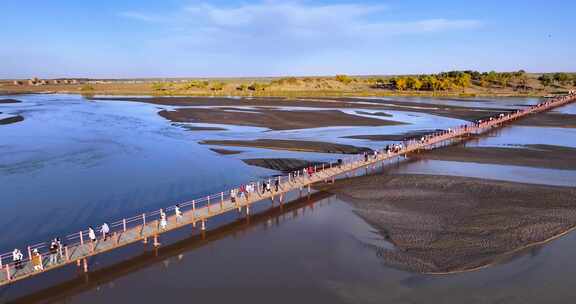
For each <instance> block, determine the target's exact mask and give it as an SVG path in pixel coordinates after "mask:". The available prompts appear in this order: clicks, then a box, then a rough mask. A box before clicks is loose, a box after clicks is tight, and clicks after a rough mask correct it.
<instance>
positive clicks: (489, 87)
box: [0, 70, 576, 96]
mask: <svg viewBox="0 0 576 304" xmlns="http://www.w3.org/2000/svg"><path fill="white" fill-rule="evenodd" d="M574 87H576V74H574V73H547V74H534V73H527V72H525V71H523V70H519V71H514V72H495V71H490V72H479V71H472V70H466V71H449V72H442V73H437V74H417V75H395V76H351V75H345V74H339V75H335V76H315V77H274V78H223V79H209V78H205V79H162V80H160V79H131V80H130V79H111V80H90V79H81V80H77V81H74V80H66V81H65V82H64V81H60V80H41V79H38V78H34V79H31V80H29V81H25V80H10V81H0V92H5V93H11V92H16V93H19V92H39V91H42V92H60V93H81V94H85V93H91V94H139V95H141V94H150V95H180V96H186V95H191V96H194V95H198V96H210V95H216V96H232V95H236V96H382V95H457V96H458V95H459V96H475V95H477V96H517V95H521V96H543V95H547V94H551V93H557V92H562V91H567V90H572V89H574Z"/></svg>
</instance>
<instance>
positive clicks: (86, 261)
mask: <svg viewBox="0 0 576 304" xmlns="http://www.w3.org/2000/svg"><path fill="white" fill-rule="evenodd" d="M82 263H83V266H84V272H88V259H87V258H84V259H82Z"/></svg>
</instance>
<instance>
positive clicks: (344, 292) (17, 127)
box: [0, 95, 576, 303]
mask: <svg viewBox="0 0 576 304" xmlns="http://www.w3.org/2000/svg"><path fill="white" fill-rule="evenodd" d="M19 99H21V100H23V101H24V102H23V103H22V104H15V105H9V106H8V107H2V112H6V113H9V114H20V115H23V116H25V117H26V120H24V121H23V122H21V123H18V124H13V125H6V126H2V127H1V128H0V140H1V141H0V148H1V149H0V193H2V198H3V200H2V202H1V203H0V214H2V216H3V220H2V221H1V222H0V231H2V233H1V234H0V248H1V249H5V250H6V249H10V248H11V247H12V246H16V245H22V242H24V241H26V240H30V239H34V240H42V239H46V238H49V237H52V236H53V233H60V232H69V231H73V230H74V229H80V228H84V227H85V226H86V225H87V224H97V223H100V222H101V221H103V220H109V219H111V218H118V217H121V216H124V215H132V214H134V213H137V212H141V211H142V210H150V209H153V208H159V207H160V206H166V205H168V204H170V203H174V202H178V201H181V200H186V199H189V198H191V197H196V196H199V195H201V194H205V193H209V192H213V191H217V190H220V189H222V188H224V187H226V186H230V185H234V184H238V183H241V182H245V181H248V180H251V179H255V178H258V177H260V176H264V175H269V174H273V173H274V172H273V171H270V170H265V169H260V168H257V167H250V166H247V165H245V164H244V163H243V162H242V161H241V159H242V158H252V157H271V156H277V157H303V158H308V159H316V160H327V159H334V158H336V157H338V155H325V154H321V153H296V152H278V151H270V150H266V149H251V148H236V147H235V148H234V150H242V151H244V153H242V154H239V155H231V156H220V155H218V154H216V153H214V152H212V151H210V150H209V149H208V148H209V147H208V146H202V145H199V144H197V141H198V140H202V139H207V138H210V139H251V138H255V137H258V138H266V137H270V138H283V139H310V140H329V141H336V142H342V143H351V144H359V143H360V142H361V143H362V144H365V145H374V146H380V145H381V144H382V143H371V142H367V141H356V140H346V139H339V137H341V136H348V135H356V134H381V133H390V134H393V133H402V132H405V131H407V130H419V129H425V128H434V129H435V128H437V127H438V126H439V125H440V126H448V125H450V126H451V125H453V123H454V122H455V120H452V119H444V118H441V117H437V116H432V115H426V114H417V115H415V116H410V117H408V116H406V117H404V119H407V120H408V119H410V122H411V123H412V124H410V125H403V126H386V127H375V128H368V127H363V128H358V127H356V128H345V127H339V128H320V129H312V130H304V131H303V130H299V131H270V132H263V130H261V129H260V130H254V129H252V130H246V129H242V127H239V128H234V127H233V128H230V130H228V131H222V132H220V131H217V132H188V131H186V130H184V129H183V128H180V127H178V126H173V125H171V124H170V123H168V122H166V121H165V120H164V119H163V118H161V117H158V116H157V115H156V112H157V111H158V109H160V108H165V107H164V106H157V105H149V104H144V103H131V102H121V101H110V102H101V101H98V102H86V101H85V100H83V99H82V98H80V97H78V96H72V95H26V96H21V97H19ZM421 101H422V102H446V104H454V103H465V104H466V105H471V104H473V105H474V106H481V105H483V106H494V105H495V104H498V105H501V103H502V102H503V103H505V104H507V105H509V106H510V107H512V106H514V105H518V104H530V103H532V102H534V100H532V99H525V100H523V101H522V100H518V99H510V100H497V101H472V102H470V101H453V100H445V101H438V100H437V99H434V100H428V101H426V100H425V99H423V100H421ZM491 103H494V104H491ZM3 106H4V105H3ZM563 109H564V108H563ZM563 109H560V110H558V111H564V110H563ZM568 111H572V110H568ZM387 112H389V111H387ZM392 112H393V111H392ZM394 115H397V116H396V118H399V119H400V118H402V115H406V114H403V113H402V112H398V113H395V114H394ZM575 142H576V137H575V134H574V132H573V131H572V130H571V129H555V128H529V127H512V128H507V129H504V130H503V131H501V132H500V134H496V135H493V136H492V137H486V138H482V139H481V140H480V141H479V142H477V143H475V144H478V145H498V146H506V145H511V144H512V145H517V144H534V143H544V144H557V145H567V146H574V143H575ZM388 170H390V171H391V172H395V173H427V174H448V175H462V176H473V177H482V178H491V179H503V180H510V181H521V182H527V183H546V184H555V185H569V186H576V175H575V173H574V172H573V171H567V170H550V169H533V168H526V167H511V166H499V165H486V164H472V163H458V162H442V161H422V162H407V163H405V164H400V165H396V166H393V167H391V168H389V169H388ZM292 195H295V194H292ZM312 203H314V204H313V205H312ZM291 206H292V207H289V206H286V207H285V209H284V210H282V211H281V210H278V209H273V210H272V211H270V212H267V213H264V214H263V215H260V216H254V217H253V218H252V220H251V222H250V224H247V223H246V222H245V220H242V219H240V221H239V222H235V221H236V220H237V219H238V217H237V215H230V216H226V217H222V218H221V219H218V220H217V221H214V222H210V223H209V228H210V229H214V228H216V230H215V231H211V232H209V233H208V234H207V236H206V240H202V238H201V237H199V236H198V235H193V236H192V237H191V236H190V234H191V233H193V232H191V230H186V229H183V230H181V231H178V232H176V233H174V234H170V235H168V236H166V237H165V238H164V239H163V240H162V241H163V243H164V247H163V248H161V249H160V250H159V251H158V252H157V253H155V252H154V251H145V252H142V251H143V247H142V245H141V244H137V245H135V246H132V247H129V248H126V249H125V250H121V251H119V252H115V253H111V254H109V255H106V256H102V257H98V258H95V259H94V260H92V261H91V263H92V266H91V267H92V270H94V271H95V272H94V273H91V274H89V275H88V276H87V277H85V276H80V277H78V274H77V273H76V270H75V269H74V267H69V268H67V269H63V270H62V271H58V272H55V273H54V274H49V275H48V276H45V277H44V276H42V277H39V278H35V279H33V280H30V281H24V282H21V283H18V284H16V285H14V286H11V287H9V288H5V289H3V290H1V291H0V303H1V302H2V301H6V300H7V299H12V298H15V297H19V296H23V295H26V294H27V293H28V292H30V291H32V290H34V291H38V290H39V289H40V288H39V286H56V287H55V288H54V289H51V290H48V291H46V293H38V294H33V296H32V297H31V298H23V300H22V302H21V303H30V302H32V301H35V300H38V299H46V297H48V296H50V299H51V300H52V302H55V303H103V302H104V303H105V302H110V303H116V302H119V301H125V302H142V303H152V302H161V301H164V302H166V301H168V302H175V301H182V300H186V299H189V300H190V301H211V302H223V301H234V300H236V301H237V300H238V299H250V300H251V301H252V302H257V303H260V302H262V303H270V302H274V303H294V302H302V301H303V300H305V301H306V302H312V301H316V302H322V303H323V302H331V303H382V302H385V301H390V302H400V303H424V302H425V303H428V302H431V299H433V301H432V302H438V303H446V302H452V303H462V302H465V303H492V302H507V303H508V302H509V303H542V302H544V301H546V302H567V301H569V300H570V299H571V298H572V297H574V296H572V295H573V292H572V286H571V285H572V284H571V283H570V282H571V278H573V277H574V276H575V274H576V273H574V272H575V270H574V269H573V268H571V267H569V265H572V264H573V263H572V257H573V256H574V255H576V247H575V246H573V244H574V242H575V241H576V239H575V238H576V236H575V235H574V234H569V235H567V236H566V237H564V238H562V239H559V240H557V241H554V242H552V243H551V244H549V245H546V246H544V247H541V248H534V249H530V250H528V251H526V252H523V253H522V254H521V255H519V256H516V257H515V258H514V259H511V260H510V261H508V262H507V263H505V264H502V265H499V266H496V267H491V268H488V269H484V270H482V271H478V272H473V273H466V274H460V275H453V276H442V277H435V276H422V275H417V274H413V273H409V272H405V271H401V270H397V269H393V268H390V267H388V266H386V265H385V264H384V263H383V261H382V260H381V259H380V258H378V255H377V252H376V251H375V250H374V249H373V247H378V246H390V244H388V243H386V242H385V241H384V240H383V238H382V237H381V236H380V235H378V234H377V233H376V232H375V230H374V229H373V228H372V227H370V226H369V225H368V224H366V223H365V222H364V221H363V220H362V219H361V218H359V217H357V216H356V215H355V213H354V212H353V210H351V208H350V207H349V205H348V204H346V202H343V201H339V200H337V199H336V198H335V197H326V196H325V195H323V194H322V195H320V194H318V195H317V196H315V197H313V199H312V200H311V201H310V202H308V201H303V202H302V201H301V202H296V203H295V204H293V205H291ZM268 207H269V204H266V203H264V204H262V206H261V210H264V209H265V208H268ZM217 227H220V228H217ZM194 233H195V232H194ZM366 243H368V244H373V245H374V246H366V245H365V244H366ZM127 257H133V258H131V259H128V260H127ZM116 263H119V264H116ZM71 278H75V279H74V280H73V281H71V282H68V283H64V284H62V282H64V281H66V280H67V279H71ZM59 284H62V285H59ZM223 291H224V292H223ZM35 297H36V298H35ZM38 297H39V298H38Z"/></svg>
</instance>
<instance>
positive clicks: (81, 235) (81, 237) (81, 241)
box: [78, 231, 84, 245]
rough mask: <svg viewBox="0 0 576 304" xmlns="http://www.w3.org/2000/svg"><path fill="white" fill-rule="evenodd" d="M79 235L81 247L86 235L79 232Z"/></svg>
mask: <svg viewBox="0 0 576 304" xmlns="http://www.w3.org/2000/svg"><path fill="white" fill-rule="evenodd" d="M78 234H79V235H80V245H84V235H83V234H82V231H80V232H78Z"/></svg>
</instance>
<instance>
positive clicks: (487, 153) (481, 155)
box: [415, 145, 576, 170]
mask: <svg viewBox="0 0 576 304" xmlns="http://www.w3.org/2000/svg"><path fill="white" fill-rule="evenodd" d="M415 156H416V157H418V158H423V159H433V160H446V161H458V162H472V163H482V164H495V165H512V166H527V167H535V168H548V169H560V170H576V148H571V147H565V146H552V145H524V146H519V147H505V148H501V147H464V146H461V145H459V146H452V147H447V148H444V149H438V150H435V151H433V152H431V153H425V154H419V155H415Z"/></svg>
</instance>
